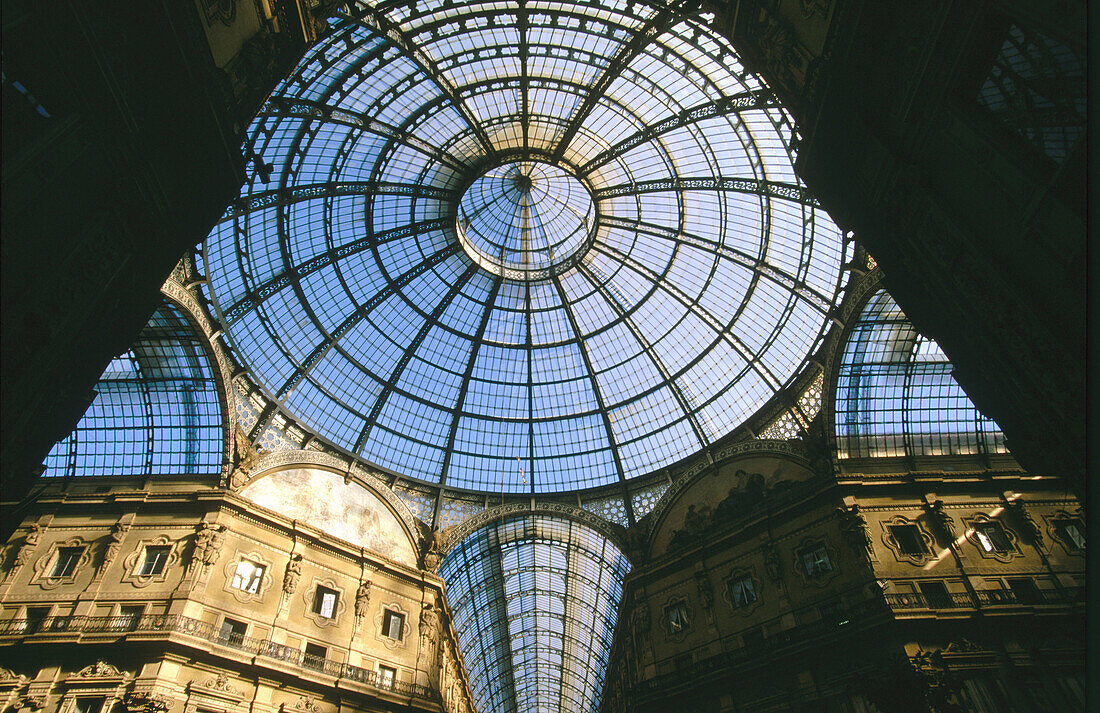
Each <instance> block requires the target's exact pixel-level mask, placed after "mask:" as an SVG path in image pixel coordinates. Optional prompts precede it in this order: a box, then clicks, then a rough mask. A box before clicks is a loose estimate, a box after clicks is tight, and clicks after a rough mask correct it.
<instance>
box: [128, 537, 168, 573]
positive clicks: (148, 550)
mask: <svg viewBox="0 0 1100 713" xmlns="http://www.w3.org/2000/svg"><path fill="white" fill-rule="evenodd" d="M150 554H155V555H163V556H157V557H156V558H155V559H153V560H152V565H153V568H152V569H151V568H150V559H149V555H150ZM171 556H172V546H171V545H145V547H144V548H143V551H142V556H141V565H140V566H139V567H138V571H137V575H136V576H138V577H157V576H160V575H161V574H164V570H165V569H167V568H168V558H169V557H171Z"/></svg>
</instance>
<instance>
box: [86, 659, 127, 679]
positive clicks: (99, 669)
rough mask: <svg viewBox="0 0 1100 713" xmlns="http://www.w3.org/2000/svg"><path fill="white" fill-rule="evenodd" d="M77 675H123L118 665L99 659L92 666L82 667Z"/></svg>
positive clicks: (89, 676)
mask: <svg viewBox="0 0 1100 713" xmlns="http://www.w3.org/2000/svg"><path fill="white" fill-rule="evenodd" d="M76 675H77V676H79V677H81V678H93V677H95V678H99V677H103V678H107V677H111V678H115V677H120V676H122V672H121V671H119V670H118V667H117V666H113V665H111V664H109V663H107V662H106V661H103V660H99V661H96V662H95V663H94V664H92V665H91V666H85V667H84V668H82V669H80V670H79V671H78V672H77V674H76Z"/></svg>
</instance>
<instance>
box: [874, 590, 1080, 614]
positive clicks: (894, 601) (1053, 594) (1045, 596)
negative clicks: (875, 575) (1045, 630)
mask: <svg viewBox="0 0 1100 713" xmlns="http://www.w3.org/2000/svg"><path fill="white" fill-rule="evenodd" d="M975 594H976V595H977V597H976V599H975V598H974V597H972V596H971V595H970V593H969V592H947V593H945V594H942V595H933V596H927V595H925V594H921V593H919V592H906V593H901V594H897V593H895V594H886V595H885V597H886V603H887V604H888V605H889V606H890V608H891V609H893V610H894V611H913V610H949V609H986V608H991V607H992V608H995V607H1028V606H1071V605H1073V604H1078V603H1081V604H1083V603H1084V601H1085V590H1084V588H1083V587H1070V588H1067V589H1065V590H1064V592H1062V591H1058V590H1036V591H1035V593H1034V594H1033V595H1032V596H1028V597H1021V596H1020V594H1019V593H1017V592H1014V591H1012V590H1011V589H983V590H979V591H977V592H975Z"/></svg>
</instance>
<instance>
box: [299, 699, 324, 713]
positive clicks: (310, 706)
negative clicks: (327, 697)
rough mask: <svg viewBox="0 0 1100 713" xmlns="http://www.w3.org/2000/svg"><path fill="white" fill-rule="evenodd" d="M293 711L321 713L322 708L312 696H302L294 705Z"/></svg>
mask: <svg viewBox="0 0 1100 713" xmlns="http://www.w3.org/2000/svg"><path fill="white" fill-rule="evenodd" d="M294 710H296V711H306V713H321V710H322V708H321V706H319V705H318V704H317V701H315V700H314V699H313V697H312V696H302V697H300V698H299V699H298V701H297V702H296V703H295V704H294Z"/></svg>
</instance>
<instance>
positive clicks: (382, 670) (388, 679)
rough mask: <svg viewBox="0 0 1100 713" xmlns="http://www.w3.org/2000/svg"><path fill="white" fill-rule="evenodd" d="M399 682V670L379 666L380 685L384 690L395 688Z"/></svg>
mask: <svg viewBox="0 0 1100 713" xmlns="http://www.w3.org/2000/svg"><path fill="white" fill-rule="evenodd" d="M396 680H397V669H395V668H390V667H389V666H382V665H381V664H380V665H379V666H378V685H379V686H381V687H382V688H393V684H394V681H396Z"/></svg>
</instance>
